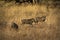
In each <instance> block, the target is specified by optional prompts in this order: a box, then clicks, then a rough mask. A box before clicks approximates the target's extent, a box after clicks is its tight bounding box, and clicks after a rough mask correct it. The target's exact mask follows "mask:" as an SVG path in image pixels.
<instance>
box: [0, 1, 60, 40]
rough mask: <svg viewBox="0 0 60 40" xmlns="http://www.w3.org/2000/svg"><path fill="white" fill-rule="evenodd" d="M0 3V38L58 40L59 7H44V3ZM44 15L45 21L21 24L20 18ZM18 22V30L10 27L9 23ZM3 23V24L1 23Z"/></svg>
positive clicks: (59, 37) (59, 31)
mask: <svg viewBox="0 0 60 40" xmlns="http://www.w3.org/2000/svg"><path fill="white" fill-rule="evenodd" d="M1 4H3V5H0V23H2V24H0V40H60V25H59V24H60V9H59V8H50V7H49V8H48V9H47V8H46V5H31V4H27V5H24V4H22V5H17V4H14V3H4V2H2V3H1ZM36 16H39V17H40V16H46V17H47V18H46V21H45V22H40V23H38V24H33V27H32V26H31V25H27V24H26V25H23V24H22V25H21V19H24V18H26V19H28V18H35V17H36ZM12 22H15V23H16V24H18V26H19V28H18V30H17V31H16V30H14V29H13V28H11V23H12ZM3 23H5V24H3Z"/></svg>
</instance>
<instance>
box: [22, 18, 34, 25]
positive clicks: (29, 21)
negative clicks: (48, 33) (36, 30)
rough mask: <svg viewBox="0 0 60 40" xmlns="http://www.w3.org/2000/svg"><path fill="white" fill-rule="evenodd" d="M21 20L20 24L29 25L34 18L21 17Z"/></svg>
mask: <svg viewBox="0 0 60 40" xmlns="http://www.w3.org/2000/svg"><path fill="white" fill-rule="evenodd" d="M21 22H22V24H30V25H32V23H33V22H34V18H31V19H22V20H21Z"/></svg>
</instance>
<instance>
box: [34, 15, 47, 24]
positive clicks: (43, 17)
mask: <svg viewBox="0 0 60 40" xmlns="http://www.w3.org/2000/svg"><path fill="white" fill-rule="evenodd" d="M45 20H46V16H42V17H36V18H35V21H34V22H35V23H38V22H44V21H45Z"/></svg>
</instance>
